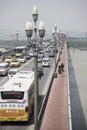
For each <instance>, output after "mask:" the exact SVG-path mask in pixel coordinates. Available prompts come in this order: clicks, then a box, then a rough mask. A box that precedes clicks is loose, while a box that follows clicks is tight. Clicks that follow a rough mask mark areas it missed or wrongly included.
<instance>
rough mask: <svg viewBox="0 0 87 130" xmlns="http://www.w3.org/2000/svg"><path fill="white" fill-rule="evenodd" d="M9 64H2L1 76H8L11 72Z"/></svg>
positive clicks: (0, 67) (0, 64)
mask: <svg viewBox="0 0 87 130" xmlns="http://www.w3.org/2000/svg"><path fill="white" fill-rule="evenodd" d="M9 69H10V67H9V63H0V75H1V76H2V75H4V76H5V75H7V74H8V71H9Z"/></svg>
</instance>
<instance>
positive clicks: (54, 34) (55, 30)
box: [52, 24, 58, 77]
mask: <svg viewBox="0 0 87 130" xmlns="http://www.w3.org/2000/svg"><path fill="white" fill-rule="evenodd" d="M57 35H58V30H57V25H56V24H55V26H54V29H53V30H52V36H53V39H54V46H55V68H54V77H57V73H56V52H57V47H56V44H57Z"/></svg>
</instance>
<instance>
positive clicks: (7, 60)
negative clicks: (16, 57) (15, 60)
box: [4, 56, 12, 63]
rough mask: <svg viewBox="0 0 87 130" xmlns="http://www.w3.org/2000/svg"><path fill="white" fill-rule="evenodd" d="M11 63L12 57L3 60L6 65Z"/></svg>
mask: <svg viewBox="0 0 87 130" xmlns="http://www.w3.org/2000/svg"><path fill="white" fill-rule="evenodd" d="M11 61H12V56H7V57H6V58H5V60H4V62H6V63H10V62H11Z"/></svg>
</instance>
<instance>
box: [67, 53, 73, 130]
mask: <svg viewBox="0 0 87 130" xmlns="http://www.w3.org/2000/svg"><path fill="white" fill-rule="evenodd" d="M67 55H68V52H67ZM67 91H68V92H67V93H68V95H67V98H68V121H69V123H68V127H69V128H68V130H72V115H71V100H70V86H69V72H68V56H67Z"/></svg>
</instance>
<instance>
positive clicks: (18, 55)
mask: <svg viewBox="0 0 87 130" xmlns="http://www.w3.org/2000/svg"><path fill="white" fill-rule="evenodd" d="M22 55H23V53H16V54H15V57H20V56H22Z"/></svg>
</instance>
